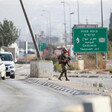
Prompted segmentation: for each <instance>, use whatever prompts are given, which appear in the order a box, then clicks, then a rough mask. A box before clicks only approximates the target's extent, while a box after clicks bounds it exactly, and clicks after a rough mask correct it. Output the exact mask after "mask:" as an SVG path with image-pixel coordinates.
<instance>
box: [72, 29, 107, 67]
mask: <svg viewBox="0 0 112 112" xmlns="http://www.w3.org/2000/svg"><path fill="white" fill-rule="evenodd" d="M73 43H74V53H75V54H77V53H96V61H95V62H96V67H98V62H97V53H98V52H104V53H106V54H107V51H108V48H107V43H108V39H107V28H73Z"/></svg>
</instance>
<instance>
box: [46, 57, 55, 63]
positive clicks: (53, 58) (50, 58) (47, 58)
mask: <svg viewBox="0 0 112 112" xmlns="http://www.w3.org/2000/svg"><path fill="white" fill-rule="evenodd" d="M45 60H52V61H53V63H54V64H55V63H56V62H57V57H51V56H46V57H45Z"/></svg>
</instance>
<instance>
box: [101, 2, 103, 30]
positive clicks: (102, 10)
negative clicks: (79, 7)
mask: <svg viewBox="0 0 112 112" xmlns="http://www.w3.org/2000/svg"><path fill="white" fill-rule="evenodd" d="M101 27H102V28H103V3H102V0H101Z"/></svg>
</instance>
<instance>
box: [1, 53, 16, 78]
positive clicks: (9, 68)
mask: <svg viewBox="0 0 112 112" xmlns="http://www.w3.org/2000/svg"><path fill="white" fill-rule="evenodd" d="M0 58H1V60H2V62H3V63H4V64H5V67H6V76H10V78H13V79H14V78H15V63H14V59H13V55H12V53H11V52H0Z"/></svg>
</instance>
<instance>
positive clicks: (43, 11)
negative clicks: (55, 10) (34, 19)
mask: <svg viewBox="0 0 112 112" xmlns="http://www.w3.org/2000/svg"><path fill="white" fill-rule="evenodd" d="M42 11H43V12H46V13H48V15H49V44H50V43H51V15H50V13H49V12H48V11H46V10H42Z"/></svg>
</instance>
